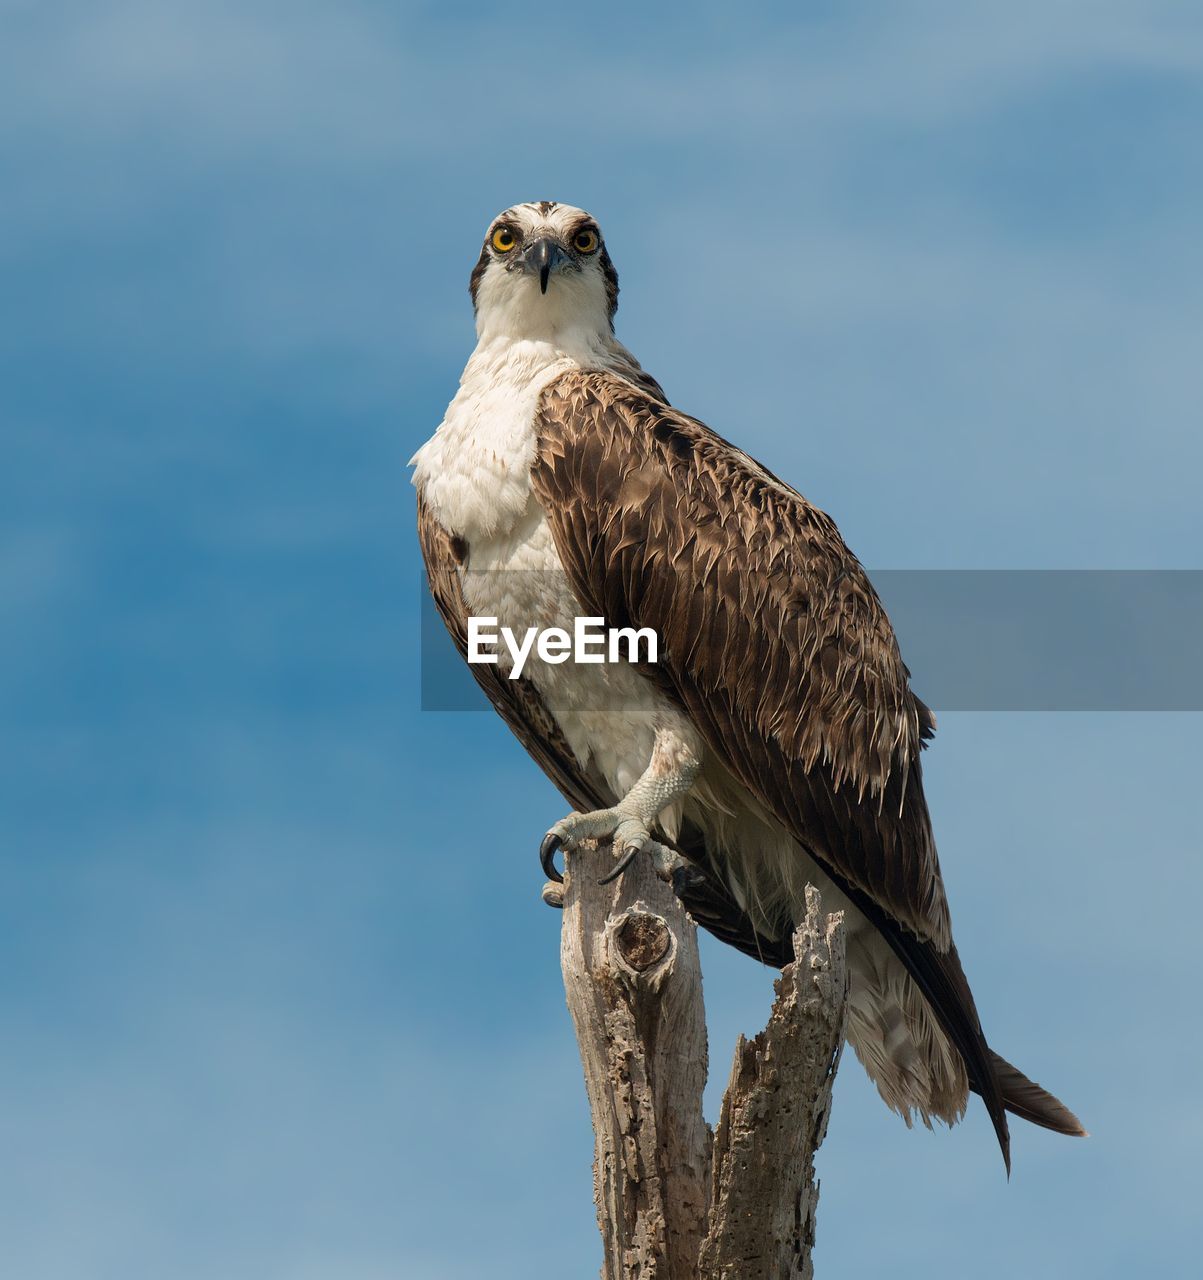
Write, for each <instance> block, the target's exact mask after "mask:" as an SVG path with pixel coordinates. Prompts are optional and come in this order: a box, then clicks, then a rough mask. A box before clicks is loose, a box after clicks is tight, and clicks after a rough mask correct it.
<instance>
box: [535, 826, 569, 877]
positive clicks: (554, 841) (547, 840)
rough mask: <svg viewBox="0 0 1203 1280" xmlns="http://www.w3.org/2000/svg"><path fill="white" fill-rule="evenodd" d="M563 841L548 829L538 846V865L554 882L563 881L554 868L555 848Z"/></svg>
mask: <svg viewBox="0 0 1203 1280" xmlns="http://www.w3.org/2000/svg"><path fill="white" fill-rule="evenodd" d="M563 843H564V842H563V841H562V840H561V839H560V837H559V836H558V835H556V833H555V832H554V831H549V832H548V833H547V834H546V835H545V836H544V837H543V843H542V844H541V845H540V846H539V865H540V866H541V867H542V868H543V874H544V875H545V876H546V877H547V878H548V879H549V880H554V881H555V882H556V884H563V883H564V877H563V876H562V875H560V873H559V872H558V871H557V870H556V850H557V849H558V848H559V847H560V845H562V844H563Z"/></svg>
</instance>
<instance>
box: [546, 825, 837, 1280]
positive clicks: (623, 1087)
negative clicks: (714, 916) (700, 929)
mask: <svg viewBox="0 0 1203 1280" xmlns="http://www.w3.org/2000/svg"><path fill="white" fill-rule="evenodd" d="M607 865H609V864H608V859H607V857H606V856H605V855H604V853H602V852H601V851H598V850H597V849H594V848H591V847H587V848H585V849H583V850H581V851H580V852H577V853H570V854H569V855H568V859H567V868H566V870H567V884H566V886H565V887H564V889H563V890H562V891H558V886H557V891H556V892H551V893H548V894H545V897H546V898H547V900H548V901H549V902H550V903H552V904H553V905H560V903H561V902H562V904H563V906H564V920H563V928H562V932H561V965H562V968H563V973H564V986H565V991H566V993H567V997H568V1006H569V1009H570V1010H571V1012H572V1018H573V1023H574V1025H575V1028H576V1034H577V1043H578V1045H579V1047H580V1052H581V1061H582V1064H583V1066H584V1071H585V1087H586V1092H587V1093H588V1097H589V1106H590V1109H591V1111H592V1116H593V1130H594V1170H593V1174H594V1197H595V1200H596V1203H597V1217H598V1226H599V1228H600V1230H601V1234H602V1240H603V1246H604V1262H603V1267H602V1277H603V1280H737V1278H738V1280H794V1278H795V1277H810V1276H811V1275H812V1274H813V1273H812V1270H811V1263H810V1247H811V1245H812V1244H813V1242H814V1215H815V1206H816V1204H817V1200H818V1183H817V1181H816V1179H815V1177H814V1153H815V1151H816V1150H817V1148H818V1146H819V1144H820V1143H821V1142H822V1140H823V1137H824V1134H825V1133H826V1127H827V1117H828V1114H829V1111H830V1106H831V1086H832V1082H833V1080H834V1077H835V1070H836V1066H837V1064H838V1061H839V1047H840V1045H841V1043H842V1040H843V1029H844V1019H845V1014H846V1000H847V976H846V970H845V966H844V933H843V923H842V917H841V916H827V917H823V915H822V913H821V904H820V902H819V895H818V893H817V891H815V890H814V889H810V888H808V890H807V899H806V901H807V914H806V918H805V919H804V920H803V922H802V923H801V924H800V925H799V927H798V929H797V931H796V933H795V935H794V954H795V957H796V958H795V960H794V962H793V963H792V964H790V965H789V966H787V968H786V969H785V970H784V971H783V972H782V975H781V977H780V979H778V982H777V997H776V1000H775V1001H774V1004H773V1010H772V1014H771V1016H770V1018H769V1023H768V1026H767V1027H766V1028H765V1030H764V1031H762V1032H761V1033H760V1034H759V1035H758V1036H756V1037H755V1039H754V1040H752V1041H746V1040H744V1039H743V1037H741V1038H740V1041H739V1044H738V1046H737V1048H736V1053H735V1064H734V1067H733V1070H732V1075H731V1082H730V1084H729V1085H728V1088H727V1093H726V1095H725V1097H724V1099H723V1104H722V1111H721V1115H720V1120H719V1128H718V1132H717V1134H715V1135H714V1136H713V1138H712V1135H711V1133H710V1129H709V1127H708V1126H707V1124H706V1122H705V1120H704V1119H703V1117H702V1091H703V1088H704V1087H705V1083H706V1060H707V1054H706V1022H705V1013H704V1008H703V1003H702V985H701V968H700V965H699V961H698V950H697V937H696V929H695V927H694V924H693V922H692V921H691V920H690V919H689V917H688V916H687V915H686V913H685V911H684V910H683V908H682V907H681V905H680V903H679V902H678V900H677V898H676V896H675V895H674V894H673V893H672V891H671V890H670V889H669V888H668V886H667V885H665V884H664V883H663V882H662V881H661V880H660V879H659V878H658V877H657V876H656V874H655V872H654V870H653V868H652V866H651V861H650V859H647V858H640V859H637V860H636V862H635V864H634V865H633V866H632V867H631V868H630V869H629V870H628V871H627V872H626V874H625V875H624V876H623V877H622V879H621V880H620V881H619V882H618V883H617V884H614V885H609V886H600V885H598V884H597V877H598V875H599V874H601V873H602V871H603V870H604V869H605V867H606V866H607Z"/></svg>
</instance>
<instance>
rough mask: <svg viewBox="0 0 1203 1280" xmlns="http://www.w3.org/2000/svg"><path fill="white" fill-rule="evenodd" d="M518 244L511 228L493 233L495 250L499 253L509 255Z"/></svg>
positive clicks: (500, 228) (499, 228) (499, 229)
mask: <svg viewBox="0 0 1203 1280" xmlns="http://www.w3.org/2000/svg"><path fill="white" fill-rule="evenodd" d="M517 243H518V241H517V240H516V239H515V237H514V233H513V232H512V231H511V230H510V229H509V227H498V228H497V230H496V231H494V232H493V248H494V249H496V250H497V252H498V253H509V251H510V250H511V249H512V248H513V247H514V246H515V245H516V244H517Z"/></svg>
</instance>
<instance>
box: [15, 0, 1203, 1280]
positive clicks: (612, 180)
mask: <svg viewBox="0 0 1203 1280" xmlns="http://www.w3.org/2000/svg"><path fill="white" fill-rule="evenodd" d="M798 8H799V7H798V6H787V5H766V6H760V7H758V8H757V7H753V8H752V9H751V10H750V11H744V12H741V13H740V14H739V16H738V17H736V16H734V12H733V10H731V9H730V7H729V6H719V5H706V4H703V5H700V6H692V7H690V8H689V9H688V10H687V9H685V8H681V9H679V10H672V11H670V10H667V9H666V10H663V11H656V12H654V13H653V12H650V11H648V10H647V8H646V7H645V6H635V5H627V4H616V5H610V6H606V7H604V8H598V7H595V8H582V9H580V10H578V11H573V10H571V9H570V8H566V7H565V6H563V5H562V4H558V5H546V6H541V5H527V6H512V7H509V8H502V7H483V6H479V5H464V6H454V7H452V6H444V5H436V4H433V3H429V4H408V5H388V6H386V5H383V4H368V3H356V2H354V0H344V2H343V3H340V4H334V3H327V4H315V3H308V2H306V0H292V2H291V3H284V2H283V0H242V3H239V4H234V3H227V2H226V0H215V2H214V3H208V4H204V5H195V4H193V5H187V4H183V3H179V2H178V0H156V2H152V0H98V2H93V3H88V4H84V3H60V4H55V5H49V4H45V3H33V2H32V0H0V24H2V26H0V30H2V33H3V34H2V38H0V191H2V192H3V198H2V199H0V288H2V291H3V297H4V299H5V301H6V303H7V305H6V306H4V307H3V308H0V431H2V439H3V457H4V463H5V464H4V466H3V468H0V601H2V608H3V617H4V622H3V627H2V628H0V713H2V715H3V724H4V730H3V735H2V736H0V885H2V892H0V936H2V937H3V938H4V947H3V952H4V962H3V964H2V965H0V1267H2V1269H3V1271H4V1273H5V1274H8V1275H16V1276H21V1277H23V1280H108V1278H109V1277H112V1278H114V1280H116V1278H118V1277H120V1280H143V1278H146V1280H200V1278H202V1277H203V1278H204V1280H213V1278H214V1277H220V1278H221V1280H244V1278H245V1280H251V1277H254V1280H382V1278H384V1277H389V1278H393V1277H403V1278H404V1280H460V1278H461V1277H464V1278H466V1277H477V1276H480V1275H481V1274H488V1275H490V1276H492V1277H495V1278H496V1280H508V1278H509V1277H514V1278H515V1280H516V1278H517V1277H524V1278H525V1277H530V1276H547V1277H557V1278H558V1277H563V1276H578V1275H581V1276H584V1275H590V1274H594V1273H595V1271H596V1266H597V1263H598V1260H599V1253H600V1251H599V1247H598V1244H597V1241H596V1233H595V1228H594V1225H593V1211H592V1206H591V1204H590V1171H589V1159H590V1149H591V1135H590V1130H589V1126H588V1119H587V1115H586V1108H585V1102H584V1097H583V1090H582V1087H581V1084H580V1079H579V1069H578V1065H577V1061H576V1054H575V1046H574V1043H573V1041H572V1038H571V1033H570V1028H569V1024H568V1019H567V1015H566V1012H565V1010H564V1008H563V999H562V992H561V989H560V983H559V974H558V969H557V925H558V920H557V918H556V917H555V916H554V915H553V913H552V912H549V911H548V910H547V909H546V908H544V907H543V906H542V905H541V904H540V902H539V899H538V890H539V884H540V878H539V875H538V872H537V867H536V862H535V847H536V844H537V838H538V836H539V834H540V833H541V832H542V831H544V830H545V829H546V827H547V826H548V825H549V823H550V822H551V821H552V820H554V819H555V818H557V817H559V816H560V814H561V807H562V805H561V802H560V801H559V800H558V798H557V797H556V795H555V794H554V793H553V791H552V790H551V788H550V787H549V786H548V785H547V784H546V783H544V782H543V781H542V780H541V778H540V777H539V776H538V775H537V773H536V771H535V770H534V767H533V766H532V765H530V764H529V763H528V762H527V761H526V759H525V757H524V756H523V754H522V753H521V751H520V750H519V749H518V748H517V746H516V745H515V744H514V743H513V742H512V741H511V740H510V739H509V737H508V735H507V733H506V731H505V730H504V728H503V727H502V726H501V725H500V723H499V722H495V721H494V720H493V719H491V718H490V717H488V716H487V715H484V714H470V713H459V714H452V713H446V714H433V713H425V714H423V713H420V712H419V711H418V699H417V658H418V655H417V644H416V640H417V616H418V601H419V587H418V566H417V552H416V546H415V539H414V535H413V528H412V524H413V502H412V496H411V491H410V489H409V484H408V473H407V469H406V467H405V461H406V459H407V458H408V457H409V456H410V454H411V452H412V451H413V449H414V447H415V446H416V445H417V444H418V443H419V442H420V441H421V440H423V439H424V438H425V437H426V436H427V435H429V433H430V432H431V430H432V429H433V428H434V426H435V425H436V424H437V422H438V420H439V418H440V416H441V413H442V409H443V406H444V405H445V403H446V402H447V400H448V399H449V398H450V396H451V394H452V393H453V391H454V388H455V382H456V378H457V376H458V373H459V370H460V368H461V367H462V365H463V362H464V360H465V358H466V356H467V354H468V351H469V349H470V347H471V343H472V329H471V314H470V307H469V304H468V299H467V295H466V283H467V275H468V271H469V269H470V267H471V264H472V262H473V260H474V258H475V255H476V250H477V245H478V243H479V237H480V235H481V232H482V230H483V228H484V226H485V225H486V223H487V221H488V220H489V218H490V217H491V216H492V215H493V213H495V212H496V211H497V210H498V209H500V208H501V207H504V206H505V205H507V204H509V203H511V202H513V201H515V200H521V199H530V198H543V197H551V198H556V199H561V200H567V201H571V202H573V203H577V204H580V205H584V206H586V207H588V208H590V209H591V210H592V211H593V212H594V213H595V214H597V216H598V217H599V219H600V220H601V223H602V226H603V228H604V229H605V232H606V235H607V240H608V243H609V246H610V249H611V252H612V254H613V256H614V258H615V260H616V262H617V265H618V267H619V271H620V273H621V276H622V284H623V293H622V304H621V308H620V312H619V333H620V336H622V338H623V339H624V340H625V341H626V342H627V343H628V345H630V346H631V347H632V348H633V349H634V350H635V351H636V352H637V353H638V354H639V356H640V358H641V359H642V360H643V362H644V363H645V364H646V365H647V366H648V367H649V368H650V369H652V370H653V371H654V372H655V374H656V376H657V377H658V378H659V379H660V380H661V381H662V382H663V383H664V385H665V386H666V388H667V389H668V391H669V394H670V395H671V396H672V397H673V399H674V400H675V401H676V402H677V403H679V404H680V405H681V406H682V407H683V408H685V409H687V410H689V411H691V412H694V413H697V414H698V415H700V416H701V417H703V418H705V419H706V420H708V421H709V422H711V423H712V424H713V425H714V426H715V427H716V428H718V429H719V430H721V431H722V432H723V433H724V434H725V435H728V436H730V437H733V438H734V439H736V440H737V441H738V442H739V443H740V444H741V445H743V446H744V447H746V448H747V449H749V450H750V451H751V452H753V453H754V454H756V455H757V456H758V457H760V458H761V459H763V461H765V462H766V463H767V464H768V465H770V466H772V467H773V469H774V470H776V471H778V472H779V473H781V474H782V475H784V476H785V477H787V478H788V479H789V480H791V481H792V482H793V483H794V484H796V485H797V486H798V487H800V488H801V489H802V490H803V491H804V492H806V493H807V494H808V496H810V497H811V498H813V499H814V500H815V501H817V502H819V503H820V504H821V505H822V506H824V507H825V508H826V509H827V510H829V511H830V512H831V513H832V514H833V515H834V516H835V517H836V518H837V520H838V521H839V523H840V525H841V528H842V529H843V531H844V533H845V536H846V537H847V539H848V540H849V542H850V543H851V544H852V546H853V547H854V548H855V550H856V551H857V552H858V554H859V555H860V557H861V559H862V560H863V561H864V562H865V563H866V564H868V565H869V566H871V567H878V568H881V569H886V568H952V567H955V568H979V567H981V568H986V567H989V568H1040V567H1057V568H1060V567H1071V568H1199V567H1203V554H1201V553H1203V527H1201V521H1200V515H1199V499H1198V490H1199V481H1198V477H1199V474H1200V471H1201V469H1203V442H1201V438H1200V431H1199V408H1198V406H1199V404H1200V402H1201V400H1203V362H1200V360H1199V358H1198V352H1199V348H1200V338H1201V337H1203V312H1201V308H1200V282H1201V278H1203V277H1201V270H1203V248H1201V242H1200V237H1199V235H1198V227H1199V225H1200V223H1201V221H1203V151H1201V150H1200V148H1199V147H1198V138H1197V134H1198V129H1197V122H1198V119H1199V117H1200V111H1201V110H1203V81H1201V78H1200V73H1201V71H1203V15H1201V14H1200V13H1199V12H1197V11H1196V10H1194V9H1193V8H1191V7H1190V6H1183V5H1177V4H1160V3H1156V2H1155V0H1140V2H1139V3H1138V2H1136V0H1133V2H1131V3H1119V2H1117V0H1097V2H1094V3H1084V2H1083V3H1070V2H1065V3H1057V4H1050V3H1047V0H1044V2H1042V3H1037V2H1035V0H1008V3H1006V4H1002V3H994V4H981V5H973V6H967V5H960V4H954V3H952V2H951V0H932V2H930V3H914V4H910V3H906V4H903V3H899V4H886V3H879V4H871V3H852V4H842V5H835V4H828V3H819V4H808V5H806V6H803V7H802V8H803V12H801V13H799V12H798ZM920 692H922V690H920ZM1199 730H1200V721H1199V717H1198V716H1197V715H1187V714H1179V715H1173V714H1159V715H1152V714H1102V713H1098V714H1060V715H1050V714H1044V715H1041V714H985V713H972V714H970V713H954V714H946V715H944V716H942V717H941V731H940V734H939V737H938V738H937V740H936V742H935V744H934V746H933V749H932V751H931V752H930V754H929V757H928V764H927V776H928V790H929V795H930V799H931V803H932V808H933V811H934V814H935V820H936V827H937V834H938V838H939V841H940V847H941V851H942V858H943V863H944V868H945V876H946V879H947V881H948V884H949V889H950V894H951V899H952V906H953V914H954V921H955V925H956V929H957V934H958V939H959V942H960V948H961V951H962V954H963V957H964V960H965V963H966V967H967V969H968V971H969V973H970V976H971V978H972V980H973V983H974V987H975V990H976V993H977V997H978V1003H979V1005H980V1007H981V1010H982V1014H983V1018H984V1020H985V1024H986V1027H987V1030H988V1032H989V1034H990V1037H991V1039H992V1041H993V1042H994V1043H995V1044H996V1045H997V1047H998V1048H999V1049H1000V1050H1001V1051H1002V1052H1004V1053H1005V1054H1006V1055H1007V1056H1009V1057H1011V1058H1013V1059H1014V1060H1015V1061H1017V1062H1018V1063H1019V1064H1020V1065H1021V1066H1023V1067H1024V1068H1025V1069H1026V1070H1028V1071H1030V1072H1031V1073H1032V1074H1033V1075H1035V1076H1036V1077H1037V1078H1039V1079H1041V1080H1042V1081H1043V1082H1045V1083H1047V1084H1048V1085H1049V1086H1051V1087H1053V1088H1054V1089H1055V1090H1056V1091H1057V1092H1059V1093H1061V1094H1062V1095H1063V1096H1064V1097H1065V1098H1066V1100H1067V1101H1068V1102H1069V1103H1070V1104H1071V1105H1072V1106H1074V1107H1075V1109H1077V1110H1078V1111H1079V1112H1080V1114H1081V1115H1082V1117H1083V1119H1084V1120H1085V1122H1086V1123H1087V1126H1088V1127H1089V1128H1090V1129H1091V1130H1092V1132H1093V1134H1094V1136H1093V1137H1092V1138H1091V1139H1090V1140H1089V1141H1088V1142H1076V1143H1075V1142H1069V1141H1066V1140H1058V1139H1056V1138H1054V1137H1052V1136H1049V1135H1046V1134H1044V1133H1042V1132H1038V1131H1035V1130H1032V1129H1030V1128H1025V1127H1022V1126H1020V1125H1018V1124H1017V1125H1016V1126H1015V1135H1014V1147H1015V1175H1014V1177H1013V1179H1012V1181H1011V1183H1010V1184H1009V1185H1008V1184H1007V1183H1005V1182H1004V1180H1003V1177H1002V1173H1001V1168H1000V1165H999V1161H998V1158H997V1153H996V1152H995V1151H994V1150H992V1146H993V1140H992V1137H991V1135H990V1132H989V1126H988V1124H987V1123H986V1121H985V1119H984V1116H983V1115H982V1114H981V1108H980V1107H976V1108H974V1109H973V1110H972V1111H971V1113H970V1116H969V1117H968V1119H967V1121H966V1122H965V1124H964V1125H963V1126H960V1127H958V1128H957V1129H956V1130H954V1131H952V1132H951V1133H949V1132H940V1133H936V1134H928V1133H926V1132H918V1133H916V1132H907V1130H906V1129H905V1128H904V1127H903V1126H902V1125H901V1123H900V1122H899V1121H898V1120H896V1119H895V1118H894V1117H892V1116H891V1115H889V1114H888V1113H887V1112H886V1111H885V1110H884V1109H883V1108H882V1107H881V1105H880V1104H879V1103H878V1102H877V1100H876V1097H875V1095H874V1094H873V1093H872V1091H871V1089H870V1088H869V1086H868V1085H867V1083H866V1081H865V1079H864V1077H863V1075H862V1074H861V1073H860V1071H859V1069H858V1068H857V1067H856V1065H855V1064H854V1063H852V1062H851V1061H849V1062H848V1063H847V1065H846V1066H845V1068H844V1070H843V1071H842V1072H841V1074H840V1078H839V1083H838V1087H837V1100H836V1108H835V1114H834V1117H833V1121H832V1126H831V1132H830V1136H829V1138H828V1141H827V1144H826V1145H825V1147H824V1148H823V1152H822V1155H821V1166H820V1174H821V1177H822V1183H823V1195H822V1203H821V1206H820V1214H819V1246H818V1254H817V1265H818V1272H819V1274H820V1275H821V1276H822V1275H835V1274H845V1275H851V1274H862V1273H864V1272H867V1271H869V1270H870V1269H876V1268H880V1267H883V1266H885V1265H889V1266H891V1267H892V1268H893V1269H894V1273H895V1274H897V1275H899V1276H902V1277H909V1276H916V1277H917V1276H923V1277H928V1276H931V1275H964V1274H972V1275H975V1276H980V1277H987V1278H988V1277H994V1276H998V1277H1002V1276H1011V1275H1014V1274H1023V1275H1025V1276H1031V1277H1035V1278H1037V1280H1039V1278H1041V1277H1062V1276H1067V1275H1083V1276H1085V1275H1090V1276H1092V1277H1108V1276H1115V1277H1119V1276H1127V1275H1130V1274H1133V1273H1134V1272H1140V1273H1142V1274H1156V1275H1160V1276H1179V1275H1182V1276H1185V1275H1189V1274H1194V1271H1195V1268H1196V1266H1197V1197H1196V1194H1195V1188H1196V1186H1197V1181H1198V1175H1197V1168H1196V1165H1197V1154H1198V1150H1199V1147H1200V1142H1201V1141H1203V1109H1201V1107H1200V1103H1199V1100H1198V1085H1197V1077H1198V1073H1199V1066H1200V1059H1201V1057H1203V1035H1201V1033H1200V1030H1199V1027H1198V1020H1197V1017H1195V1016H1194V1015H1195V1013H1196V1012H1197V1010H1198V1008H1199V1003H1200V1001H1199V991H1198V985H1197V979H1196V974H1197V972H1198V968H1199V962H1200V958H1201V957H1200V946H1199V943H1198V940H1197V939H1198V929H1197V908H1196V904H1197V902H1198V900H1199V897H1200V893H1201V892H1203V875H1201V873H1200V869H1199V867H1200V860H1199V858H1198V845H1199V823H1198V818H1197V796H1198V776H1199V770H1200V764H1201V763H1203V753H1201V751H1200V746H1199ZM703 963H704V966H705V971H706V983H707V997H708V1004H709V1010H710V1015H711V1032H712V1060H713V1061H712V1075H713V1076H715V1077H716V1078H717V1079H719V1080H721V1079H723V1078H725V1076H726V1072H727V1066H728V1062H729V1054H730V1052H731V1047H732V1045H733V1042H734V1038H735V1035H736V1033H737V1032H738V1031H740V1030H744V1031H753V1030H756V1029H758V1028H759V1026H760V1025H761V1024H762V1022H763V1018H764V1014H765V1011H766V1009H767V1005H768V1001H769V999H770V996H771V990H770V980H771V975H770V974H769V973H768V972H767V971H765V970H762V969H759V968H758V967H757V966H755V965H753V964H751V963H750V962H747V961H745V960H743V959H741V958H740V957H738V956H735V955H729V954H726V953H725V952H723V951H722V950H721V949H720V948H719V947H718V946H717V945H714V946H707V947H706V948H705V950H704V956H703ZM712 1102H713V1099H712Z"/></svg>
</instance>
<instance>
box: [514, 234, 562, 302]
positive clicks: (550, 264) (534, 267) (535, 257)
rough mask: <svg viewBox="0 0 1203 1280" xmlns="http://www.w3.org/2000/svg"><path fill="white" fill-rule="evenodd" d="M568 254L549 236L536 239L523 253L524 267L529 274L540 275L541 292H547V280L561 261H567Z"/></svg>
mask: <svg viewBox="0 0 1203 1280" xmlns="http://www.w3.org/2000/svg"><path fill="white" fill-rule="evenodd" d="M567 261H568V255H567V254H566V253H565V252H564V250H563V249H561V248H560V246H559V245H558V244H557V243H556V242H555V241H554V240H550V239H547V238H544V239H542V240H534V241H532V242H531V244H530V245H529V246H528V247H527V250H526V252H525V253H524V254H523V255H522V269H523V270H524V271H525V272H526V273H527V275H535V274H536V273H537V274H538V276H539V292H540V293H546V292H547V281H548V279H549V278H550V276H551V273H552V272H553V271H554V270H555V269H556V267H558V266H559V265H560V263H561V262H567Z"/></svg>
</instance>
